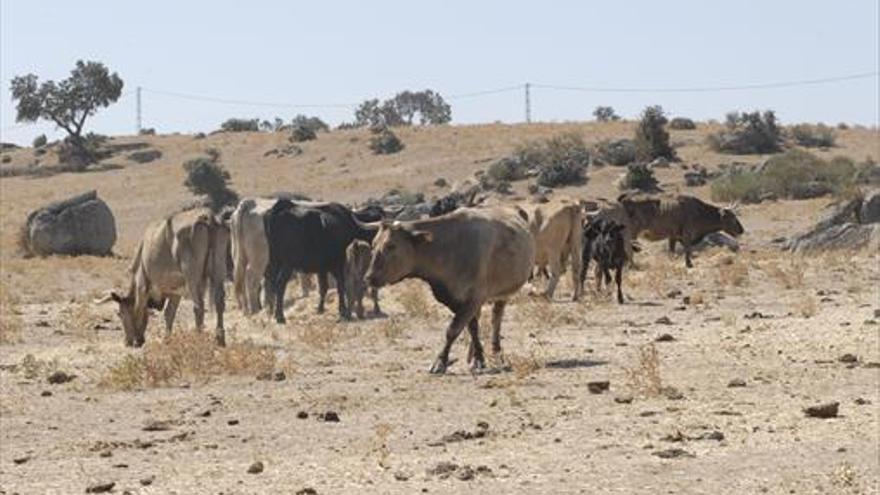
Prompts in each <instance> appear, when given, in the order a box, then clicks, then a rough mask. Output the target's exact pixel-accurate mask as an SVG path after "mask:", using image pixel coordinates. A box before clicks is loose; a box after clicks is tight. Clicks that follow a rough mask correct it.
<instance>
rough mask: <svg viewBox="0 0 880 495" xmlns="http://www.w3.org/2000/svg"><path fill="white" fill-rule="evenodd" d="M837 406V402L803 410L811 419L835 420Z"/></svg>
mask: <svg viewBox="0 0 880 495" xmlns="http://www.w3.org/2000/svg"><path fill="white" fill-rule="evenodd" d="M839 405H840V403H839V402H828V403H827V404H819V405H816V406H810V407H807V408H805V409H804V413H805V414H806V415H807V416H809V417H811V418H823V419H826V418H835V417H837V409H838V406H839Z"/></svg>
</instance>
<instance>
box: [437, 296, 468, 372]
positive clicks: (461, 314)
mask: <svg viewBox="0 0 880 495" xmlns="http://www.w3.org/2000/svg"><path fill="white" fill-rule="evenodd" d="M474 313H475V309H474V307H473V306H469V307H466V308H460V309H459V310H458V311H457V312H456V313H455V316H453V317H452V322H450V323H449V327H447V328H446V343H445V344H444V345H443V350H441V351H440V354H439V355H438V356H437V360H436V361H434V364H433V365H432V366H431V369H430V370H429V372H430V373H431V374H434V375H442V374H443V373H446V368H447V367H448V366H449V351H450V350H451V349H452V344H453V343H454V342H455V339H457V338H458V335H459V334H460V333H461V331H462V330H463V329H464V326H465V325H467V324H468V322H470V321H471V319H473V317H474Z"/></svg>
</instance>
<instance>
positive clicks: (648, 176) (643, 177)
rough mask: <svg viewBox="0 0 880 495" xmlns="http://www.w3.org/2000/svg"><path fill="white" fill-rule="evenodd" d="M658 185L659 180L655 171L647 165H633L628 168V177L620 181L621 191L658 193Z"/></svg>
mask: <svg viewBox="0 0 880 495" xmlns="http://www.w3.org/2000/svg"><path fill="white" fill-rule="evenodd" d="M657 184H658V183H657V178H656V177H654V169H652V168H651V167H649V166H648V164H646V163H633V164H630V165H629V166H627V170H626V175H625V176H624V177H623V180H621V181H620V189H622V190H628V189H638V190H640V191H657V190H658V187H657Z"/></svg>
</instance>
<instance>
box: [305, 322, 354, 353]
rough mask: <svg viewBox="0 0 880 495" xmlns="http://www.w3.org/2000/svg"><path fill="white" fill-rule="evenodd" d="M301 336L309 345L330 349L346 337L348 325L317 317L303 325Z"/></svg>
mask: <svg viewBox="0 0 880 495" xmlns="http://www.w3.org/2000/svg"><path fill="white" fill-rule="evenodd" d="M299 338H300V340H302V341H303V343H305V344H306V345H307V346H309V347H312V348H314V349H319V350H329V349H332V348H333V347H334V346H335V345H336V344H337V343H339V342H340V341H341V340H343V339H345V338H346V327H345V325H339V324H337V323H336V322H335V321H331V320H328V319H325V318H316V319H313V320H311V321H309V322H307V323H305V324H304V325H303V327H302V329H301V330H300V334H299Z"/></svg>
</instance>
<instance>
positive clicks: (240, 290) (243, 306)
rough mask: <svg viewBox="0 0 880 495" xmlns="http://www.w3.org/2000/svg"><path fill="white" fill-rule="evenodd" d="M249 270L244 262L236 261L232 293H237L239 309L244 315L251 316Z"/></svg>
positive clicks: (233, 271)
mask: <svg viewBox="0 0 880 495" xmlns="http://www.w3.org/2000/svg"><path fill="white" fill-rule="evenodd" d="M248 277H249V275H248V270H247V268H246V267H245V266H244V262H243V261H241V260H238V259H236V263H235V265H234V267H233V269H232V291H233V292H234V293H235V300H236V302H238V308H239V309H240V310H241V311H242V313H244V314H250V311H251V307H250V305H249V301H250V294H248V288H249V287H250V284H249V282H250V279H249V278H248Z"/></svg>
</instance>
